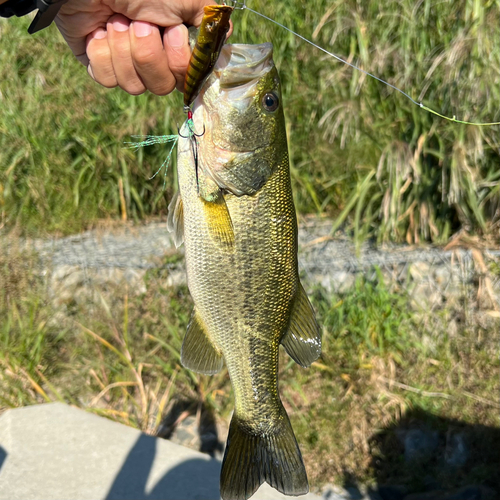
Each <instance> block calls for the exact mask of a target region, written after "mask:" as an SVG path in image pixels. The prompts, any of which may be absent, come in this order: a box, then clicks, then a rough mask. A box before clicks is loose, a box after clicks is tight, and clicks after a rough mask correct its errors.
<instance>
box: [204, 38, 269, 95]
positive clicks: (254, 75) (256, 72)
mask: <svg viewBox="0 0 500 500" xmlns="http://www.w3.org/2000/svg"><path fill="white" fill-rule="evenodd" d="M273 66H274V63H273V45H272V44H271V43H261V44H258V45H247V44H242V43H239V44H233V45H231V44H228V45H224V46H223V47H222V50H221V53H220V56H219V60H218V61H217V64H216V65H215V69H214V73H215V75H216V76H217V78H218V79H219V86H220V88H221V89H231V88H234V87H240V86H242V85H247V84H249V83H252V82H254V81H256V80H259V79H260V78H262V76H264V75H265V74H266V73H267V72H268V71H270V70H271V69H272V68H273Z"/></svg>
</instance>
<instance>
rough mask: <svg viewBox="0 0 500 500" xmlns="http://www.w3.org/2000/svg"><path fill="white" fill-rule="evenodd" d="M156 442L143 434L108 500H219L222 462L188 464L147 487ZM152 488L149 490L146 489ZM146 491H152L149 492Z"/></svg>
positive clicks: (193, 462) (201, 461) (119, 474)
mask: <svg viewBox="0 0 500 500" xmlns="http://www.w3.org/2000/svg"><path fill="white" fill-rule="evenodd" d="M156 443H157V438H155V437H152V436H147V435H146V434H141V436H140V437H139V439H138V440H137V442H136V444H135V445H134V447H133V448H132V450H131V451H130V453H129V454H128V456H127V458H126V460H125V462H124V464H123V466H122V468H121V469H120V472H119V473H118V475H117V476H116V479H115V480H114V482H113V484H112V486H111V488H110V490H109V492H108V494H107V496H106V500H179V499H181V498H182V499H183V500H195V499H206V500H212V499H214V500H218V499H219V498H220V496H219V474H220V462H218V461H217V460H214V459H211V460H201V459H200V460H198V459H194V460H187V461H186V462H183V463H182V464H180V465H178V466H177V467H174V468H173V469H172V470H170V471H169V472H168V473H167V474H165V475H164V476H163V477H162V478H161V479H160V480H159V481H158V482H157V483H156V484H155V485H154V486H153V487H151V486H150V485H148V479H149V475H150V472H151V467H152V465H153V461H154V458H155V453H156ZM147 486H149V488H147ZM147 489H148V490H149V491H147Z"/></svg>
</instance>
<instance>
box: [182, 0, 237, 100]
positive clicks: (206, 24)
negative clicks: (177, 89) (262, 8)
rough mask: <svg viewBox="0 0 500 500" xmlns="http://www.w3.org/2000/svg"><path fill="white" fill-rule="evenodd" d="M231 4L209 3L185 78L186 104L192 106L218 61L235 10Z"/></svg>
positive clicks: (205, 9)
mask: <svg viewBox="0 0 500 500" xmlns="http://www.w3.org/2000/svg"><path fill="white" fill-rule="evenodd" d="M233 10H234V9H233V7H230V6H229V5H207V6H206V7H204V15H203V19H202V21H201V25H200V28H199V30H198V34H197V38H196V44H195V46H194V48H193V51H192V53H191V58H190V60H189V65H188V69H187V72H186V78H185V80H184V106H185V107H190V106H191V104H192V103H193V101H194V99H195V98H196V96H197V95H198V92H199V91H200V89H201V87H202V86H203V84H204V82H205V81H206V79H207V78H208V77H209V76H210V73H211V72H212V69H213V67H214V65H215V63H216V62H217V59H218V57H219V54H220V51H221V48H222V46H223V44H224V42H225V41H226V35H227V33H228V31H229V27H230V24H229V20H230V18H231V14H232V12H233Z"/></svg>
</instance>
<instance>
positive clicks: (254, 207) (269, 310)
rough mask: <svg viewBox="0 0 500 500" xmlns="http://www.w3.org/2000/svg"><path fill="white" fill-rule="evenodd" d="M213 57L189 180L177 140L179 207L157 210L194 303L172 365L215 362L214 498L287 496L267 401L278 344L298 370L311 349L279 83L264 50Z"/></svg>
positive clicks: (287, 459)
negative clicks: (220, 380) (228, 410)
mask: <svg viewBox="0 0 500 500" xmlns="http://www.w3.org/2000/svg"><path fill="white" fill-rule="evenodd" d="M221 59H222V61H220V62H219V63H218V65H217V67H216V70H215V72H214V74H213V75H212V76H211V77H210V79H209V80H208V81H207V83H206V84H205V86H204V88H203V90H202V91H201V93H200V95H199V97H198V98H197V100H196V102H195V104H194V109H193V120H194V124H195V128H196V129H197V130H201V129H203V128H205V133H204V134H203V135H202V136H201V137H199V138H197V139H196V141H197V148H198V162H199V163H198V175H197V172H196V168H195V164H194V159H193V154H192V142H191V141H193V140H194V139H193V138H192V137H191V138H189V137H186V138H183V137H181V138H180V140H179V146H178V165H177V168H178V179H179V192H180V198H179V199H177V200H174V201H173V202H172V203H171V206H170V207H169V208H170V212H169V229H171V230H172V231H174V232H176V227H177V226H179V224H180V223H181V222H182V227H183V230H184V243H185V255H186V267H187V279H188V286H189V290H190V292H191V295H192V297H193V301H194V304H195V312H194V314H193V317H192V320H191V322H190V325H189V326H188V332H187V334H186V338H185V340H184V344H183V349H182V355H181V360H182V362H183V364H184V365H185V366H187V367H188V368H191V369H194V370H195V371H199V372H202V373H215V372H216V371H218V369H220V368H221V366H222V359H223V360H224V362H225V364H226V366H227V369H228V372H229V376H230V378H231V382H232V386H233V391H234V400H235V410H234V415H233V419H232V421H231V425H230V431H229V437H228V444H227V446H226V452H225V456H224V462H223V467H222V472H221V494H222V497H223V498H224V500H239V499H246V498H249V497H250V496H251V495H252V494H253V493H254V492H255V491H256V490H257V488H258V487H259V486H260V484H261V483H262V482H264V481H267V482H268V483H269V484H271V486H273V487H275V488H277V489H278V490H280V491H282V492H283V493H286V494H292V495H299V494H303V493H306V492H307V491H308V484H307V476H306V472H305V468H304V464H303V462H302V457H301V454H300V450H299V448H298V445H297V442H296V440H295V436H294V434H293V430H292V428H291V425H290V422H289V419H288V416H287V414H286V411H285V409H284V407H283V405H282V403H281V400H280V396H279V391H278V357H279V344H280V343H282V344H283V345H284V346H285V348H286V350H287V351H288V353H289V354H290V355H291V356H292V357H293V358H294V359H295V360H296V361H297V362H298V363H300V364H301V365H303V366H308V365H310V363H311V362H312V361H314V359H316V358H317V357H318V356H319V353H320V348H321V341H320V331H319V327H318V325H317V323H316V321H315V319H314V313H313V311H312V307H311V305H310V303H309V301H308V299H307V297H306V296H305V293H304V291H303V288H302V285H301V284H300V280H299V276H298V262H297V221H296V215H295V208H294V204H293V197H292V188H291V182H290V173H289V160H288V152H287V145H286V132H285V124H284V115H283V109H282V105H281V91H280V83H279V78H278V74H277V71H276V68H275V67H274V64H273V62H272V46H271V44H263V45H257V46H248V45H233V46H225V47H224V48H223V51H222V54H221ZM183 135H184V134H183ZM175 214H177V215H175ZM181 218H182V221H180V219H181Z"/></svg>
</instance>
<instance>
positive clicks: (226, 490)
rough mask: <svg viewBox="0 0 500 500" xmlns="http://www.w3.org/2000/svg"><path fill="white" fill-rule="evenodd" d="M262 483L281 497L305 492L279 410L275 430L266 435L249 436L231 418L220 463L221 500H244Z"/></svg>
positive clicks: (294, 444)
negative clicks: (278, 492) (274, 489)
mask: <svg viewBox="0 0 500 500" xmlns="http://www.w3.org/2000/svg"><path fill="white" fill-rule="evenodd" d="M264 481H266V482H267V483H269V484H270V485H271V486H272V487H273V488H276V489H277V490H278V491H281V493H284V494H285V495H295V496H297V495H305V494H306V493H307V492H308V491H309V484H308V482H307V474H306V469H305V467H304V462H303V461H302V455H301V454H300V449H299V446H298V444H297V441H296V439H295V435H294V434H293V430H292V426H291V425H290V420H288V415H287V414H286V412H285V411H284V409H283V413H282V418H280V421H279V426H278V427H277V428H275V429H273V431H271V432H270V433H269V434H260V435H256V434H254V433H252V431H251V430H250V429H248V427H246V426H245V425H244V424H243V423H242V422H241V421H239V420H238V418H237V417H236V415H235V416H233V419H232V420H231V425H230V427H229V436H228V438H227V445H226V451H225V453H224V460H223V462H222V472H221V477H220V492H221V496H222V499H223V500H246V499H247V498H249V497H251V496H252V495H253V494H254V493H255V492H256V491H257V489H258V488H259V486H260V485H261V484H262V483H263V482H264Z"/></svg>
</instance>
